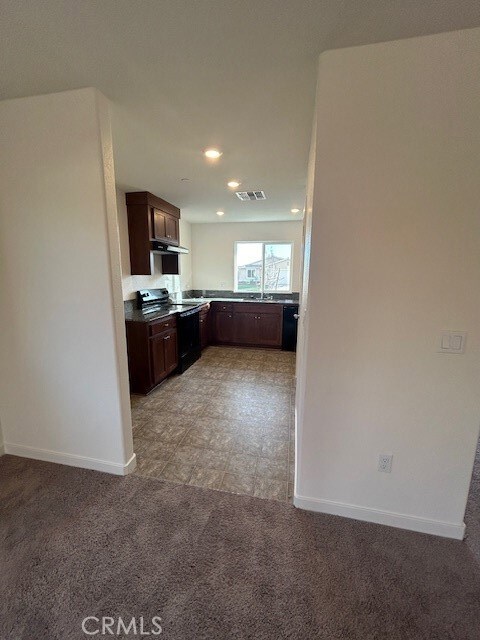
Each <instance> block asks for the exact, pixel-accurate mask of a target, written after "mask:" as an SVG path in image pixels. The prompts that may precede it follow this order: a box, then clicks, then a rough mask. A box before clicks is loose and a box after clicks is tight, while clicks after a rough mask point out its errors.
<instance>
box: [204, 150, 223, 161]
mask: <svg viewBox="0 0 480 640" xmlns="http://www.w3.org/2000/svg"><path fill="white" fill-rule="evenodd" d="M204 155H205V156H206V157H207V158H210V159H211V160H217V158H219V157H220V156H221V155H222V152H221V151H219V150H218V149H206V150H205V151H204Z"/></svg>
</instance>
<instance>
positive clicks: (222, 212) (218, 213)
mask: <svg viewBox="0 0 480 640" xmlns="http://www.w3.org/2000/svg"><path fill="white" fill-rule="evenodd" d="M224 213H225V211H217V216H223V214H224Z"/></svg>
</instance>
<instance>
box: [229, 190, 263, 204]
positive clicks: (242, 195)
mask: <svg viewBox="0 0 480 640" xmlns="http://www.w3.org/2000/svg"><path fill="white" fill-rule="evenodd" d="M235 195H236V196H237V198H238V199H239V200H241V201H242V202H247V201H248V200H266V199H267V196H266V195H265V193H264V192H263V191H235Z"/></svg>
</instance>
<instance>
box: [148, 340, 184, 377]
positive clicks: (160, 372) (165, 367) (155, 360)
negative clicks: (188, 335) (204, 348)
mask: <svg viewBox="0 0 480 640" xmlns="http://www.w3.org/2000/svg"><path fill="white" fill-rule="evenodd" d="M150 353H151V364H152V380H153V383H154V384H155V385H157V384H158V383H159V382H161V381H162V380H163V379H164V378H166V377H167V376H168V375H169V374H170V373H172V372H173V371H174V370H175V369H176V368H177V365H178V352H177V330H176V329H171V330H169V331H165V332H164V333H160V334H158V335H156V336H153V337H152V338H150Z"/></svg>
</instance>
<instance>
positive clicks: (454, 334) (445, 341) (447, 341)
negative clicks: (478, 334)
mask: <svg viewBox="0 0 480 640" xmlns="http://www.w3.org/2000/svg"><path fill="white" fill-rule="evenodd" d="M466 339H467V333H466V331H442V335H441V336H440V348H439V350H438V351H439V353H465V341H466Z"/></svg>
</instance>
